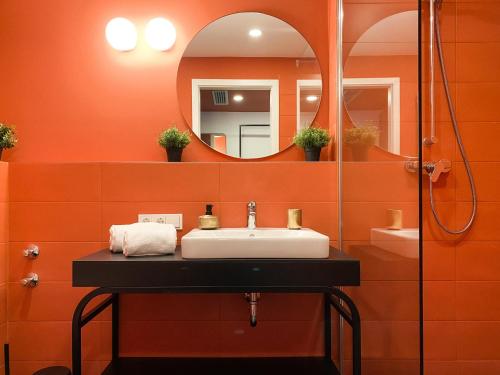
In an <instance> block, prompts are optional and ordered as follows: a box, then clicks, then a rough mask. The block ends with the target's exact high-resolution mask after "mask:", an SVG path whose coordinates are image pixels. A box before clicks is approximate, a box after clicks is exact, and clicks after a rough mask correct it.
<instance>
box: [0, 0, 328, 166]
mask: <svg viewBox="0 0 500 375" xmlns="http://www.w3.org/2000/svg"><path fill="white" fill-rule="evenodd" d="M328 1H329V0H314V1H303V0H272V1H270V0H232V1H227V0H210V1H207V0H183V1H173V0H151V1H148V2H147V3H145V2H144V1H141V0H130V1H126V2H124V1H101V0H72V1H64V2H61V1H59V0H46V1H43V2H40V1H37V0H29V1H24V2H19V1H16V0H3V1H1V2H0V45H1V46H2V55H3V56H9V58H8V59H0V82H2V90H1V91H0V114H1V118H2V121H6V122H10V123H13V124H16V125H17V129H18V133H19V136H20V139H21V140H22V142H20V143H19V144H18V147H17V148H16V149H15V150H13V151H8V152H7V153H6V157H7V159H6V160H10V161H35V160H36V161H56V162H62V161H64V162H67V161H123V160H145V161H147V160H164V159H165V152H164V151H162V150H161V149H160V147H159V146H158V144H157V137H158V134H159V133H160V131H161V129H163V128H166V127H168V126H170V125H171V124H172V123H176V124H177V126H178V127H179V128H183V129H184V128H187V127H188V126H187V124H186V123H185V121H184V118H183V116H182V113H181V111H180V108H179V104H178V96H177V90H176V85H177V70H178V66H179V62H180V59H181V58H182V54H183V52H184V49H185V47H186V46H187V44H188V43H189V41H190V40H191V39H192V38H193V36H194V35H195V34H196V33H197V32H198V31H199V30H201V29H202V28H203V27H204V26H205V25H206V24H208V23H210V22H211V21H213V20H216V19H218V18H220V17H222V16H225V15H227V14H231V13H235V12H242V11H251V12H264V13H267V14H270V15H272V16H275V17H278V18H280V19H282V20H284V21H286V22H288V23H290V24H291V25H292V26H294V27H295V28H296V29H297V30H298V31H299V32H301V33H302V34H303V35H304V37H305V38H306V39H307V40H308V41H309V43H310V44H311V46H312V48H313V49H314V50H315V52H316V54H317V57H318V59H319V63H320V66H321V70H322V74H323V78H324V85H325V86H324V89H325V91H327V86H328V81H329V78H328V75H329V69H328V68H329V35H328ZM117 16H123V17H127V18H129V19H130V20H131V21H133V22H134V23H135V24H136V25H137V28H138V31H139V35H140V36H141V38H140V41H139V45H138V47H137V49H136V50H134V51H132V52H127V53H122V52H118V51H115V50H113V49H112V48H111V47H110V46H109V45H108V43H107V42H106V39H105V37H104V29H105V26H106V23H107V22H108V21H109V20H110V19H112V18H114V17H117ZM157 16H164V17H167V18H169V19H170V20H171V21H172V22H173V24H174V25H175V27H176V29H177V41H176V43H175V45H174V47H173V48H172V49H171V50H169V51H168V52H157V51H152V50H151V49H150V48H148V47H147V46H146V45H145V43H144V41H143V38H142V35H143V31H144V27H145V24H146V23H147V21H148V20H149V19H151V18H152V17H157ZM47 25H50V27H47ZM319 112H320V113H319V116H320V118H321V119H324V120H322V121H323V122H324V123H325V125H324V126H325V127H326V126H327V125H326V122H327V121H328V120H327V117H328V103H327V102H326V101H325V104H324V105H322V106H321V108H320V110H319ZM325 152H326V151H325ZM183 156H184V158H185V160H188V161H200V160H203V161H228V160H232V159H231V158H230V157H228V156H224V155H221V154H217V153H214V152H213V151H212V150H210V148H209V147H207V146H206V145H204V144H203V143H202V142H201V141H199V140H196V139H195V140H193V143H192V144H191V145H190V146H189V147H188V148H187V149H186V151H185V153H184V155H183ZM302 158H303V156H302V153H301V151H300V150H298V149H296V148H291V149H289V150H287V151H285V152H284V153H282V154H280V155H276V156H273V157H271V158H270V159H271V160H274V161H276V160H301V159H302Z"/></svg>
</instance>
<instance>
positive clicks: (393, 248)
mask: <svg viewBox="0 0 500 375" xmlns="http://www.w3.org/2000/svg"><path fill="white" fill-rule="evenodd" d="M370 242H371V244H372V245H373V246H377V247H379V248H381V249H383V250H386V251H389V252H391V253H394V254H398V255H401V256H403V257H405V258H413V259H415V258H418V228H407V229H399V230H391V229H385V228H372V230H371V233H370Z"/></svg>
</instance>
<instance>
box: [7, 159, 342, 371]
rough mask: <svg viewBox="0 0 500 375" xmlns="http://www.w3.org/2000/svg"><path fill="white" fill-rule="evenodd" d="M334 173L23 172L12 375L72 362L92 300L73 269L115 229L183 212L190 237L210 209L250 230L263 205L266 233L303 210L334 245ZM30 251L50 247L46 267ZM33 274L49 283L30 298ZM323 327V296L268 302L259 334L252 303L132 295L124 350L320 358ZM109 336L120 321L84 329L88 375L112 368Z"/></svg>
mask: <svg viewBox="0 0 500 375" xmlns="http://www.w3.org/2000/svg"><path fill="white" fill-rule="evenodd" d="M335 174H336V164H335V163H334V162H326V163H306V162H281V163H255V162H249V163H185V164H172V163H170V164H169V163H64V164H61V163H56V164H51V163H49V164H47V163H12V164H11V165H10V177H9V180H10V191H11V196H10V246H11V256H10V275H9V278H10V283H9V296H10V301H11V303H10V304H9V306H10V308H9V312H8V318H9V330H10V331H9V332H10V346H11V359H12V368H13V374H14V375H28V374H31V373H32V372H33V371H34V370H35V369H37V368H39V367H41V366H42V365H45V364H69V363H70V350H71V345H70V319H71V314H72V311H73V309H74V306H75V305H76V303H77V302H78V299H79V298H81V297H82V295H83V294H84V293H86V292H88V290H89V289H88V288H72V287H71V261H72V259H75V258H77V257H80V256H83V255H85V254H89V253H91V252H93V251H96V250H97V249H99V248H103V247H105V246H106V245H107V238H108V228H109V226H110V225H111V224H116V223H129V222H133V221H135V220H136V219H137V214H138V213H178V212H182V213H183V214H184V230H183V231H182V232H179V233H178V238H179V239H180V237H181V236H182V235H183V234H185V233H186V232H187V231H189V230H191V229H192V228H193V227H195V226H196V225H197V217H198V216H199V215H200V214H202V213H203V212H204V206H205V203H207V202H211V203H214V204H215V207H214V212H215V213H216V214H217V215H219V217H220V220H221V225H222V226H226V227H241V226H244V225H245V224H246V204H247V202H248V201H250V200H256V202H257V223H258V225H261V226H271V227H272V226H280V227H283V226H285V225H286V217H287V216H286V212H287V211H286V210H287V209H288V208H290V207H299V208H302V209H303V220H304V225H305V226H308V227H311V228H314V229H316V230H318V231H320V232H322V233H324V234H326V235H329V236H330V238H331V240H332V241H334V240H335V239H336V232H337V221H336V220H335V219H334V218H335V217H336V216H335V215H336V211H337V205H336V202H335V200H336V194H337V192H336V183H335ZM117 182H119V183H117ZM151 182H154V183H151ZM174 182H175V183H174ZM33 186H36V189H33V188H32V187H33ZM283 186H286V187H287V188H286V189H284V190H283V189H282V187H283ZM235 187H238V188H235ZM29 243H36V244H38V245H39V246H40V251H41V255H40V257H39V258H38V259H37V260H36V261H29V260H27V259H26V258H24V257H23V256H22V255H21V250H22V249H23V248H24V247H25V246H26V245H27V244H29ZM32 270H33V271H36V272H38V273H39V274H40V277H41V282H40V284H39V286H38V287H37V288H34V289H32V290H26V289H25V288H23V287H21V286H20V284H19V279H20V278H21V277H23V275H24V274H25V273H27V272H30V271H32ZM56 301H57V303H55V302H56ZM200 306H202V308H201V309H200ZM321 318H322V303H321V298H319V297H318V296H314V295H269V294H264V295H263V297H262V300H261V302H260V303H259V319H260V321H259V325H258V327H257V328H255V329H252V328H250V327H249V323H248V305H247V302H246V301H245V300H244V298H243V297H242V295H240V294H236V295H229V294H228V295H210V296H209V295H194V296H193V295H182V296H179V295H176V296H168V295H162V296H127V297H124V298H123V301H122V324H121V332H122V340H121V345H122V347H121V351H122V354H123V355H162V354H163V355H177V356H189V355H215V354H218V355H273V354H274V355H285V356H289V355H292V356H293V355H306V354H319V353H321V351H322V330H321V326H322V322H321ZM109 332H110V323H109V314H105V315H104V317H103V318H101V319H100V320H98V321H96V322H94V323H91V324H90V325H89V327H88V328H85V335H86V336H85V338H84V342H85V347H86V350H85V367H86V369H87V371H88V372H86V373H87V374H94V373H97V370H98V369H99V368H101V367H102V366H103V365H104V362H103V361H104V360H106V359H108V358H109V353H110V335H109Z"/></svg>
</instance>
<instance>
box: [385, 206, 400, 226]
mask: <svg viewBox="0 0 500 375" xmlns="http://www.w3.org/2000/svg"><path fill="white" fill-rule="evenodd" d="M387 224H388V225H387V229H392V230H399V229H401V228H402V227H403V211H402V210H387Z"/></svg>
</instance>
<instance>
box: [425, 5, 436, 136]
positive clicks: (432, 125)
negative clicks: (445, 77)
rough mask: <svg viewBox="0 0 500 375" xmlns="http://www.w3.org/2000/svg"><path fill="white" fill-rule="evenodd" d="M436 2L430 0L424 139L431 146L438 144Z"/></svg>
mask: <svg viewBox="0 0 500 375" xmlns="http://www.w3.org/2000/svg"><path fill="white" fill-rule="evenodd" d="M434 1H435V0H429V120H430V136H428V137H425V138H424V141H423V142H424V145H426V146H431V145H433V144H435V143H437V141H438V140H437V136H436V107H435V99H436V98H435V74H434V44H435V39H434V38H435V37H434V35H435V34H434V33H435V31H434V18H435V14H434V12H435V7H434Z"/></svg>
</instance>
